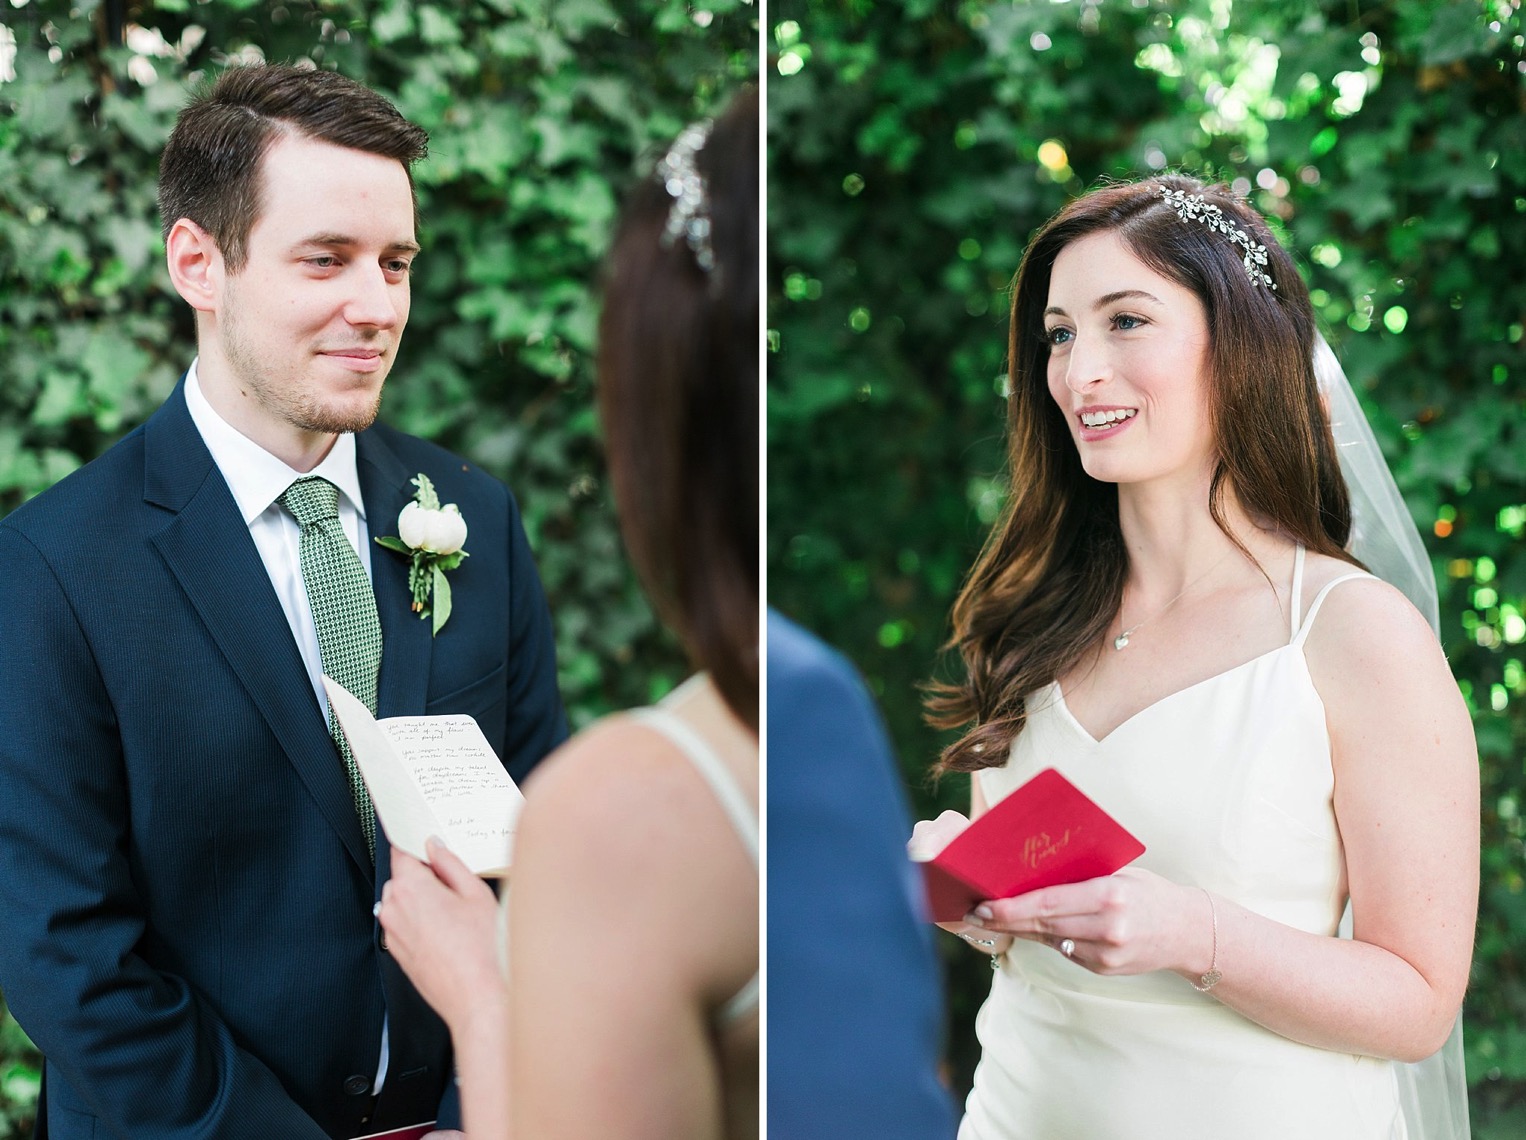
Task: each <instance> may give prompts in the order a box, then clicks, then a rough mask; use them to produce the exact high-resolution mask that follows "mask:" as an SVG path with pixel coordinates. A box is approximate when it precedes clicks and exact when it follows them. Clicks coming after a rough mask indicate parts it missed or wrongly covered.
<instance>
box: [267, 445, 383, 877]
mask: <svg viewBox="0 0 1526 1140" xmlns="http://www.w3.org/2000/svg"><path fill="white" fill-rule="evenodd" d="M280 502H281V505H282V506H284V507H285V508H286V509H287V510H288V511H290V512H291V513H292V517H294V518H295V519H296V520H297V524H298V525H299V526H300V527H301V528H302V546H301V555H302V581H303V584H304V585H306V587H307V601H308V604H309V605H311V606H312V609H313V623H314V624H315V625H316V626H317V627H318V652H319V654H320V655H321V657H322V659H323V671H324V672H325V673H327V674H328V675H329V676H330V677H332V678H334V680H336V681H338V682H339V683H340V684H341V685H343V686H344V687H345V688H346V689H348V690H350V692H352V693H354V694H355V695H356V696H357V697H359V698H360V699H361V700H362V701H364V702H365V703H366V707H367V708H369V709H370V710H371V712H372V713H375V712H376V677H377V674H378V672H379V671H380V669H381V654H382V635H381V621H380V619H379V618H378V617H377V616H376V595H375V594H374V593H372V591H371V582H370V579H368V578H367V577H366V571H365V567H363V566H362V565H361V564H360V556H359V555H358V554H356V553H355V548H354V547H353V546H351V545H350V540H349V539H348V538H346V537H345V533H344V527H343V526H341V525H340V523H339V488H338V487H336V486H334V484H332V483H330V482H329V481H328V480H327V479H323V478H320V477H318V476H316V475H310V476H308V477H307V478H305V479H298V480H297V481H296V482H295V483H293V484H292V485H291V486H290V487H288V488H286V493H285V494H284V495H282V496H281V499H280ZM329 732H330V734H331V735H332V736H333V738H334V743H335V744H336V745H337V746H338V748H339V755H340V758H341V759H343V760H344V767H345V771H346V772H348V773H349V777H350V792H351V793H352V794H353V795H354V797H355V810H356V812H357V813H359V815H360V829H361V831H363V832H365V836H366V849H367V850H368V851H370V852H371V860H372V862H375V860H376V816H375V814H374V813H373V812H372V810H371V797H370V795H369V794H368V793H367V792H366V785H365V782H364V781H363V780H362V779H361V778H360V769H359V768H358V767H356V765H355V758H354V757H353V756H351V755H350V745H349V742H348V741H346V740H345V738H344V732H343V730H342V729H341V728H340V727H339V718H338V717H336V716H335V715H334V710H333V709H332V708H330V709H329Z"/></svg>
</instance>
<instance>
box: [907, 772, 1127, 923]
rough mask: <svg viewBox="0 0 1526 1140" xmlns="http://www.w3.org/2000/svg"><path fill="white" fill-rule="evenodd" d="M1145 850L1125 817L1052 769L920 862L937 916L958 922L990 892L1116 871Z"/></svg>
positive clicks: (999, 894) (995, 895) (1000, 895)
mask: <svg viewBox="0 0 1526 1140" xmlns="http://www.w3.org/2000/svg"><path fill="white" fill-rule="evenodd" d="M1142 854H1144V844H1143V843H1141V842H1139V840H1137V839H1135V838H1134V837H1133V836H1132V835H1130V834H1129V833H1128V831H1126V830H1125V829H1124V827H1123V825H1122V824H1120V823H1119V822H1118V821H1117V820H1115V819H1114V818H1113V817H1112V816H1110V815H1108V814H1107V812H1105V811H1103V810H1102V809H1101V808H1099V807H1098V806H1097V805H1096V804H1095V803H1094V802H1092V800H1091V799H1089V798H1088V797H1087V796H1086V794H1085V793H1083V792H1082V791H1081V789H1079V788H1077V787H1076V786H1075V785H1074V784H1072V783H1071V782H1070V781H1069V780H1067V779H1066V778H1065V777H1064V776H1062V775H1060V774H1059V773H1058V772H1056V771H1055V770H1054V769H1053V768H1045V769H1044V770H1043V771H1042V772H1040V773H1039V774H1038V775H1037V776H1035V777H1033V779H1031V780H1029V781H1028V782H1027V783H1026V784H1024V785H1023V786H1022V787H1020V788H1018V789H1017V790H1016V791H1014V792H1013V793H1012V794H1011V795H1009V796H1007V797H1006V798H1005V799H1002V800H1000V801H999V802H997V803H996V804H994V805H993V806H992V807H991V809H990V810H989V811H987V812H986V813H985V814H984V815H982V816H981V817H980V818H979V819H977V820H976V821H975V822H974V823H972V824H970V826H969V827H967V828H966V829H965V830H964V831H962V832H960V833H959V834H958V835H957V836H955V837H954V839H953V841H952V842H951V843H950V844H949V845H948V846H947V847H945V848H944V849H943V850H942V851H940V852H938V854H936V855H934V856H933V857H932V858H931V859H929V860H926V861H920V860H919V862H922V875H923V879H924V881H925V882H926V884H927V898H928V903H929V908H930V909H931V911H932V917H933V921H934V922H958V921H959V920H960V919H961V918H963V917H964V916H965V915H967V914H969V913H970V911H971V910H972V909H973V908H974V907H975V906H976V904H978V903H980V902H983V901H984V900H986V899H1005V898H1011V897H1012V896H1013V895H1020V894H1024V893H1026V892H1028V891H1036V890H1038V889H1039V888H1040V887H1052V886H1055V885H1057V884H1060V883H1079V882H1083V881H1084V880H1086V879H1095V878H1098V877H1100V876H1102V875H1111V874H1112V873H1113V872H1114V871H1116V870H1118V868H1120V867H1122V866H1125V865H1126V864H1128V863H1131V862H1133V861H1134V860H1135V859H1137V858H1139V856H1141V855H1142Z"/></svg>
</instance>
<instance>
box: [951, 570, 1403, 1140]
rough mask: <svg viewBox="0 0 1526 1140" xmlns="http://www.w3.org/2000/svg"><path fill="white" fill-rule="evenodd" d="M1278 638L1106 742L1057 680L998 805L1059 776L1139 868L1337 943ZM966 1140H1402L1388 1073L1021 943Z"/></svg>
mask: <svg viewBox="0 0 1526 1140" xmlns="http://www.w3.org/2000/svg"><path fill="white" fill-rule="evenodd" d="M1303 563H1304V558H1303V550H1302V549H1300V550H1299V551H1298V553H1297V556H1296V559H1295V564H1294V566H1295V568H1294V572H1293V590H1292V597H1293V599H1294V603H1293V613H1292V623H1291V630H1290V640H1289V641H1288V643H1287V644H1285V645H1283V646H1280V647H1278V648H1276V649H1274V650H1272V651H1270V652H1268V653H1265V654H1263V655H1262V656H1260V657H1257V658H1255V659H1254V660H1251V661H1248V662H1246V663H1245V664H1243V665H1240V666H1238V667H1236V668H1234V669H1230V670H1229V671H1227V672H1225V673H1221V674H1219V675H1217V676H1214V677H1210V678H1208V679H1207V680H1205V681H1202V682H1200V683H1198V684H1195V685H1192V686H1190V687H1188V688H1186V689H1183V690H1181V691H1180V692H1177V693H1173V694H1171V695H1170V696H1168V697H1166V698H1164V699H1163V700H1161V701H1158V702H1157V703H1155V704H1153V705H1150V706H1149V707H1148V708H1145V709H1143V710H1142V711H1140V712H1139V713H1137V714H1135V715H1134V716H1132V717H1130V718H1129V719H1128V720H1127V721H1125V722H1124V723H1123V724H1121V725H1119V726H1118V727H1117V728H1115V729H1114V730H1113V731H1112V732H1110V733H1108V735H1107V736H1105V737H1104V738H1103V739H1101V740H1095V739H1093V738H1092V737H1091V736H1090V735H1089V734H1088V733H1087V732H1086V730H1085V729H1084V728H1082V727H1081V725H1080V723H1079V722H1078V721H1077V720H1076V719H1075V717H1074V716H1072V715H1071V713H1070V711H1069V709H1067V708H1066V706H1065V701H1064V698H1063V696H1062V695H1061V693H1060V689H1059V687H1058V686H1057V685H1054V686H1051V687H1050V688H1049V689H1048V690H1045V691H1043V692H1040V693H1039V694H1038V695H1037V696H1036V697H1035V698H1034V699H1033V700H1032V701H1031V702H1030V713H1029V719H1028V723H1027V726H1026V728H1025V729H1024V730H1023V732H1022V734H1021V735H1020V736H1019V737H1018V739H1017V742H1016V743H1015V745H1014V746H1013V750H1012V755H1011V757H1010V759H1009V760H1008V762H1007V764H1006V765H1005V766H1004V767H1001V768H988V769H985V770H983V771H981V772H980V773H979V776H978V778H979V780H980V787H981V790H982V792H983V793H984V795H985V799H986V802H987V803H994V802H995V801H997V800H999V799H1001V798H1002V797H1003V796H1004V795H1006V794H1007V793H1008V792H1010V791H1011V790H1012V789H1013V788H1015V787H1017V786H1018V785H1019V784H1021V783H1023V782H1024V781H1026V780H1027V779H1029V778H1030V777H1032V776H1033V775H1034V774H1035V773H1036V772H1038V771H1039V770H1040V769H1042V768H1045V767H1050V766H1052V767H1055V768H1058V769H1059V770H1060V771H1061V772H1063V773H1064V774H1065V776H1066V777H1068V778H1069V779H1070V780H1071V781H1072V782H1074V783H1075V784H1076V786H1077V787H1079V788H1080V789H1081V790H1082V791H1084V792H1085V793H1086V794H1087V795H1089V796H1091V797H1092V798H1093V799H1095V800H1096V801H1097V803H1099V804H1100V805H1102V807H1103V808H1105V809H1106V810H1107V811H1108V812H1110V813H1111V814H1112V815H1113V816H1114V817H1115V818H1117V819H1118V821H1119V822H1120V823H1122V824H1123V825H1124V826H1125V827H1127V828H1128V829H1129V830H1130V831H1132V832H1133V833H1134V834H1135V835H1137V836H1138V837H1139V838H1140V840H1141V841H1143V843H1144V844H1145V847H1146V851H1145V854H1144V855H1143V856H1142V857H1141V858H1140V859H1139V860H1138V862H1137V863H1136V866H1139V867H1142V868H1145V869H1148V870H1151V871H1154V872H1156V873H1157V874H1160V875H1163V876H1164V877H1166V878H1168V879H1170V880H1172V881H1173V882H1177V883H1182V884H1188V885H1193V886H1201V887H1206V888H1207V889H1208V890H1210V891H1213V892H1214V893H1216V894H1218V895H1220V896H1222V897H1225V898H1229V899H1233V900H1235V901H1236V902H1238V903H1239V904H1241V905H1242V906H1244V907H1246V908H1248V909H1250V910H1252V911H1255V912H1256V913H1258V914H1262V915H1265V916H1266V917H1268V918H1272V919H1275V920H1276V921H1278V922H1282V923H1286V924H1287V925H1289V926H1293V927H1296V928H1297V929H1299V930H1306V931H1309V932H1311V933H1315V934H1322V935H1333V934H1335V933H1336V928H1337V926H1338V924H1339V922H1340V919H1341V915H1342V912H1343V910H1344V909H1345V906H1346V873H1345V859H1344V853H1343V849H1342V846H1341V837H1340V832H1339V830H1338V829H1337V826H1336V820H1335V812H1334V808H1333V805H1332V794H1333V788H1334V774H1333V771H1332V769H1331V763H1330V742H1329V738H1328V735H1327V733H1326V728H1325V711H1324V706H1323V704H1322V703H1321V701H1320V698H1319V695H1318V693H1316V692H1315V690H1314V684H1313V681H1312V680H1311V679H1310V676H1309V671H1308V667H1307V665H1306V664H1305V662H1304V654H1303V643H1304V640H1305V638H1306V637H1307V636H1308V633H1309V630H1310V628H1311V627H1312V625H1313V623H1314V621H1315V620H1316V618H1317V616H1318V613H1319V609H1320V607H1321V605H1323V603H1324V600H1325V598H1327V597H1328V596H1329V593H1330V591H1331V590H1332V589H1339V588H1340V583H1341V582H1344V581H1347V580H1349V579H1351V578H1359V577H1367V576H1368V575H1365V574H1361V573H1359V572H1357V573H1352V574H1347V575H1343V576H1342V577H1340V578H1337V579H1335V580H1334V581H1332V582H1331V583H1330V584H1329V585H1328V586H1326V587H1325V588H1324V589H1323V590H1321V591H1320V592H1319V594H1318V595H1317V596H1316V597H1315V598H1314V599H1312V601H1310V603H1309V605H1308V612H1307V613H1306V614H1300V612H1299V609H1300V602H1301V600H1302V589H1303ZM976 1025H977V1032H978V1034H979V1038H980V1042H981V1045H982V1048H983V1053H982V1057H981V1061H980V1065H979V1067H978V1068H977V1069H976V1072H975V1085H974V1089H973V1091H972V1092H971V1094H970V1097H969V1101H968V1105H967V1108H966V1116H965V1118H964V1121H963V1123H962V1125H961V1126H960V1130H959V1138H960V1140H1289V1138H1292V1137H1296V1138H1297V1140H1412V1138H1410V1137H1409V1133H1408V1131H1407V1129H1406V1126H1405V1122H1404V1116H1403V1113H1402V1112H1401V1110H1400V1100H1399V1091H1398V1081H1397V1075H1398V1072H1399V1069H1400V1067H1399V1066H1396V1065H1394V1064H1393V1063H1391V1062H1389V1061H1384V1060H1379V1059H1377V1058H1373V1057H1361V1056H1354V1055H1352V1054H1348V1053H1337V1052H1332V1051H1329V1050H1325V1049H1317V1048H1313V1047H1311V1046H1307V1045H1301V1044H1299V1043H1297V1042H1294V1041H1291V1040H1289V1039H1288V1038H1286V1037H1282V1036H1279V1035H1278V1034H1276V1033H1273V1032H1271V1031H1270V1030H1268V1029H1264V1028H1262V1027H1261V1026H1259V1025H1257V1024H1255V1023H1254V1022H1252V1021H1249V1020H1248V1019H1246V1018H1244V1017H1242V1016H1241V1015H1240V1014H1238V1013H1236V1012H1235V1011H1234V1010H1232V1009H1229V1008H1228V1007H1227V1006H1224V1005H1221V1004H1220V1003H1219V1002H1217V1001H1216V1000H1214V998H1213V997H1212V996H1210V995H1208V994H1202V993H1198V992H1197V991H1196V990H1194V989H1193V988H1192V986H1191V985H1189V984H1188V983H1187V982H1186V981H1184V980H1183V979H1182V978H1180V977H1178V976H1177V975H1175V974H1173V973H1170V972H1168V971H1159V972H1154V973H1149V974H1142V975H1137V976H1133V977H1101V976H1098V975H1096V974H1093V973H1091V972H1090V971H1088V970H1086V969H1084V968H1083V967H1081V966H1079V965H1077V964H1075V963H1073V962H1070V961H1068V960H1067V959H1065V958H1064V957H1062V956H1061V955H1060V954H1059V953H1057V952H1056V951H1055V950H1054V949H1052V948H1050V947H1048V946H1044V945H1041V944H1038V943H1034V942H1029V941H1022V940H1019V941H1018V942H1017V943H1016V944H1015V945H1014V946H1013V948H1012V949H1011V950H1010V951H1009V952H1008V953H1007V954H1006V955H1005V959H1004V961H1003V962H1002V964H1001V966H1000V969H998V970H997V971H996V972H994V974H993V976H992V985H991V993H990V996H989V998H988V999H987V1000H986V1002H985V1004H984V1006H983V1007H982V1008H981V1011H980V1014H979V1018H978V1020H977V1023H976Z"/></svg>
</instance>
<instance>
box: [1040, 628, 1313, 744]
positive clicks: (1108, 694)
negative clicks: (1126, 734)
mask: <svg viewBox="0 0 1526 1140" xmlns="http://www.w3.org/2000/svg"><path fill="white" fill-rule="evenodd" d="M1114 624H1115V625H1116V624H1117V623H1116V622H1115V623H1114ZM1115 632H1116V630H1110V631H1109V632H1108V634H1107V635H1106V636H1105V637H1104V639H1103V641H1102V643H1101V644H1100V645H1099V646H1097V647H1096V648H1095V649H1094V650H1093V651H1092V652H1091V653H1089V654H1088V655H1087V656H1086V658H1085V659H1084V660H1083V661H1082V662H1081V663H1080V665H1079V666H1077V668H1075V669H1073V670H1071V671H1070V673H1069V674H1067V675H1066V676H1065V677H1062V678H1061V679H1060V690H1061V693H1062V694H1063V696H1064V698H1065V704H1066V707H1067V708H1069V710H1070V713H1071V715H1072V716H1073V717H1074V718H1075V719H1076V720H1077V721H1079V722H1080V723H1081V725H1082V726H1083V727H1084V728H1086V729H1087V731H1088V732H1089V733H1091V735H1092V736H1093V737H1095V738H1096V739H1098V740H1100V739H1102V737H1104V736H1106V735H1108V734H1109V733H1110V732H1112V731H1113V729H1115V728H1117V727H1118V726H1119V725H1121V724H1123V723H1125V722H1126V721H1128V720H1131V719H1133V718H1134V717H1135V716H1137V715H1139V713H1141V712H1143V711H1144V710H1145V709H1147V708H1150V707H1151V706H1153V705H1156V704H1159V703H1160V702H1161V701H1163V700H1166V699H1168V698H1169V697H1171V696H1173V695H1174V694H1176V693H1178V692H1181V691H1183V690H1185V689H1190V688H1193V687H1195V686H1197V685H1200V684H1202V683H1203V682H1205V681H1209V680H1212V679H1213V678H1215V677H1219V676H1222V675H1224V674H1226V673H1230V672H1233V671H1234V670H1236V669H1238V668H1240V667H1241V666H1243V665H1246V664H1248V663H1249V662H1251V661H1254V660H1256V659H1258V658H1261V657H1264V656H1266V655H1268V654H1269V653H1272V652H1275V651H1276V650H1278V649H1281V648H1283V647H1285V646H1286V645H1287V644H1288V643H1289V641H1290V640H1291V637H1290V633H1291V631H1290V628H1289V626H1288V624H1287V621H1286V619H1285V618H1283V619H1282V620H1281V621H1280V622H1279V621H1278V620H1277V617H1276V615H1270V616H1269V615H1267V614H1265V613H1262V614H1260V615H1254V616H1253V615H1250V614H1244V615H1225V614H1220V615H1218V616H1211V615H1199V616H1196V617H1188V618H1181V619H1177V620H1173V621H1163V622H1161V623H1160V625H1159V626H1158V627H1157V628H1156V629H1148V628H1146V629H1141V630H1138V631H1137V632H1136V633H1134V634H1133V635H1131V636H1130V638H1129V641H1128V644H1127V645H1125V646H1124V647H1123V648H1122V649H1116V648H1114V634H1115Z"/></svg>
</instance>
